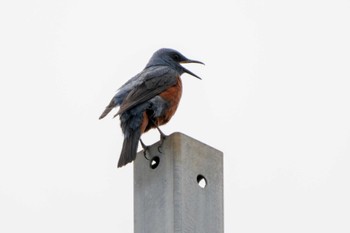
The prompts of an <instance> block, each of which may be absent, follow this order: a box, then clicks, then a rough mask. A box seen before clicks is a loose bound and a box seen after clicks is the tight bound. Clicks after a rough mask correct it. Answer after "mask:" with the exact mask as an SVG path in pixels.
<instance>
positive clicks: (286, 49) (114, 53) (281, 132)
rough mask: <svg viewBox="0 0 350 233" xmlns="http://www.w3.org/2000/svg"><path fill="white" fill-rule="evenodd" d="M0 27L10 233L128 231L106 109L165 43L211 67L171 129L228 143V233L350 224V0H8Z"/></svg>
mask: <svg viewBox="0 0 350 233" xmlns="http://www.w3.org/2000/svg"><path fill="white" fill-rule="evenodd" d="M0 33H1V36H0V64H1V68H0V78H1V79H0V80H1V83H0V104H1V108H2V114H1V121H0V129H1V131H0V137H1V146H0V232H4V233H5V232H6V233H14V232H16V233H17V232H18V233H19V232H36V233H46V232H50V233H56V232H57V233H61V232H87V233H93V232H105V233H108V232H110V233H112V232H125V233H132V232H133V196H132V194H133V176H132V170H133V167H132V166H131V165H128V166H126V167H123V168H121V169H117V168H116V164H117V160H118V157H119V153H120V150H121V145H122V133H121V130H120V128H119V120H118V119H112V118H111V117H110V116H109V117H107V118H106V119H104V120H103V121H99V120H98V116H99V115H100V113H101V112H102V110H103V109H104V107H105V106H106V105H107V104H108V102H109V100H110V98H111V97H112V96H113V95H114V93H115V91H116V90H117V89H118V88H119V87H120V86H121V85H122V84H123V83H124V82H126V81H127V80H128V79H129V78H131V77H132V76H133V75H135V74H136V73H138V72H139V71H141V70H142V69H143V67H144V66H145V64H146V63H147V61H148V59H149V58H150V56H151V55H152V53H153V52H154V51H155V50H157V49H159V48H162V47H170V48H174V49H177V50H179V51H180V52H182V53H183V54H184V55H185V56H187V57H189V58H192V59H196V60H200V61H203V62H205V63H206V66H200V65H196V64H188V65H186V67H187V68H188V69H190V70H191V71H193V72H194V73H196V74H198V75H199V76H201V77H202V78H203V80H201V81H200V80H198V79H195V78H193V77H191V76H189V75H186V74H185V75H183V86H184V90H183V91H184V92H183V97H182V100H181V103H180V106H179V109H178V111H177V113H176V115H175V116H174V117H173V119H172V121H171V122H170V123H169V124H168V125H166V126H164V127H162V129H163V131H164V132H165V133H167V134H170V133H172V132H175V131H180V132H183V133H185V134H187V135H189V136H191V137H194V138H196V139H198V140H200V141H202V142H204V143H206V144H209V145H211V146H213V147H215V148H217V149H219V150H221V151H223V152H224V163H225V164H224V167H225V169H224V176H225V180H224V189H225V202H224V203H225V206H224V208H225V232H226V233H231V232H235V233H256V232H268V233H280V232H290V233H294V232H300V233H304V232H305V233H309V232H322V233H323V232H324V233H326V232H337V233H348V232H350V224H349V219H350V199H349V197H350V181H349V180H350V169H349V167H350V91H349V90H350V68H349V67H350V66H349V64H350V43H349V41H350V1H348V0H344V1H340V0H334V1H316V0H315V1H311V0H302V1H301V0H296V1H277V0H276V1H273V0H265V1H264V0H262V1H258V0H252V1H243V0H233V1H220V0H218V1H182V0H180V1H160V0H159V1H153V0H151V1H111V0H109V1H108V0H106V1H104V0H102V1H89V0H88V1H82V0H81V1H78V0H69V1H68V0H63V1H44V0H42V1H40V0H37V1H23V0H22V1H21V0H17V1H16V0H14V1H6V0H5V1H1V3H0ZM144 139H145V142H146V143H148V144H152V143H153V142H155V141H157V140H158V132H157V131H152V132H150V133H148V134H147V135H145V137H144Z"/></svg>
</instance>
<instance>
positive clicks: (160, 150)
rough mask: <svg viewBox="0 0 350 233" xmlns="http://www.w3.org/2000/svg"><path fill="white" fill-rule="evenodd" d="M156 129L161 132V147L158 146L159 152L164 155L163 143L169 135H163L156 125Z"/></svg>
mask: <svg viewBox="0 0 350 233" xmlns="http://www.w3.org/2000/svg"><path fill="white" fill-rule="evenodd" d="M156 128H157V130H158V132H159V134H160V145H159V146H158V151H159V152H160V153H162V146H163V142H164V140H165V139H166V137H167V135H166V134H165V133H163V132H162V131H161V130H160V128H159V127H158V125H156Z"/></svg>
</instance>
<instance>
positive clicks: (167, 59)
mask: <svg viewBox="0 0 350 233" xmlns="http://www.w3.org/2000/svg"><path fill="white" fill-rule="evenodd" d="M181 63H199V64H203V65H204V63H203V62H200V61H196V60H191V59H188V58H186V57H185V56H184V55H182V54H181V53H179V52H178V51H176V50H174V49H167V48H163V49H159V50H158V51H156V52H155V53H154V54H153V56H152V57H151V59H150V60H149V62H148V64H147V66H146V68H147V67H151V66H159V65H166V66H170V67H172V68H173V69H175V70H177V71H178V72H180V73H181V74H182V73H188V74H190V75H192V76H194V77H196V78H198V79H201V78H200V77H198V76H197V75H195V74H194V73H192V72H191V71H189V70H187V69H186V68H185V67H183V66H181Z"/></svg>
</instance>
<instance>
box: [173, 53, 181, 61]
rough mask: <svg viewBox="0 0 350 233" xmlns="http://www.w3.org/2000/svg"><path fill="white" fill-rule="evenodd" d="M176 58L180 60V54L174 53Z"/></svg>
mask: <svg viewBox="0 0 350 233" xmlns="http://www.w3.org/2000/svg"><path fill="white" fill-rule="evenodd" d="M174 59H175V60H176V61H178V60H180V56H179V54H176V53H175V54H174Z"/></svg>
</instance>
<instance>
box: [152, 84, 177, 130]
mask: <svg viewBox="0 0 350 233" xmlns="http://www.w3.org/2000/svg"><path fill="white" fill-rule="evenodd" d="M159 95H160V96H161V97H162V98H163V99H164V100H166V101H168V103H169V107H168V109H167V110H166V111H165V114H164V116H162V117H160V118H158V119H157V124H158V125H164V124H166V123H167V122H168V121H169V120H170V119H171V117H172V116H173V115H174V114H175V112H176V109H177V106H178V105H179V102H180V99H181V95H182V82H181V79H180V77H178V78H177V82H176V84H175V85H174V86H172V87H170V88H168V89H167V90H165V91H163V92H162V93H160V94H159Z"/></svg>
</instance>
